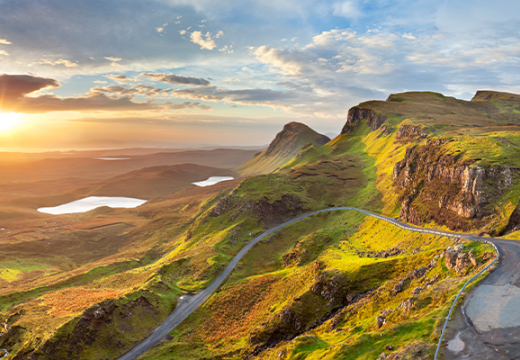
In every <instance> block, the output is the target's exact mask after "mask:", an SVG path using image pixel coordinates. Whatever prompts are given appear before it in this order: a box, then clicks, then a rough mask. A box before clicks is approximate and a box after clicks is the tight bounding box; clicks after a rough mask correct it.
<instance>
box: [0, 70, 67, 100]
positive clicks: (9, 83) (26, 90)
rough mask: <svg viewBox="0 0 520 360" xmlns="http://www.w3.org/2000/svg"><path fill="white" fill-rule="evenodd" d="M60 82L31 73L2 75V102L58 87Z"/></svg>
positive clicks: (0, 84)
mask: <svg viewBox="0 0 520 360" xmlns="http://www.w3.org/2000/svg"><path fill="white" fill-rule="evenodd" d="M59 87H60V84H59V83H58V82H57V81H56V80H54V79H48V78H42V77H36V76H31V75H7V74H3V75H0V104H3V105H5V103H6V102H9V101H14V100H16V99H20V98H23V97H25V96H26V95H29V94H31V93H34V92H36V91H39V90H43V89H56V88H59Z"/></svg>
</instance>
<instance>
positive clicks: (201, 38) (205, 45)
mask: <svg viewBox="0 0 520 360" xmlns="http://www.w3.org/2000/svg"><path fill="white" fill-rule="evenodd" d="M190 39H191V42H192V43H194V44H197V45H200V48H201V49H206V50H213V49H214V48H216V47H217V44H215V41H214V40H213V39H212V38H211V33H210V32H209V31H208V32H207V33H206V34H205V35H204V34H202V32H200V31H194V32H192V33H191V35H190Z"/></svg>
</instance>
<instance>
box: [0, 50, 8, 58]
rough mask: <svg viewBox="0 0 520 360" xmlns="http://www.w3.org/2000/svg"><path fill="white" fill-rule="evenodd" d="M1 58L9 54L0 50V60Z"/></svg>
mask: <svg viewBox="0 0 520 360" xmlns="http://www.w3.org/2000/svg"><path fill="white" fill-rule="evenodd" d="M3 56H9V53H8V52H7V51H5V50H0V59H2V57H3Z"/></svg>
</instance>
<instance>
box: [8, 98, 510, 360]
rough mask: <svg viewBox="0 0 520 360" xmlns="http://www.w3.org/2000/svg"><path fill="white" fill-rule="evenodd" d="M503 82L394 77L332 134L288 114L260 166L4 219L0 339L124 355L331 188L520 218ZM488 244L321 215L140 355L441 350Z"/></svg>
mask: <svg viewBox="0 0 520 360" xmlns="http://www.w3.org/2000/svg"><path fill="white" fill-rule="evenodd" d="M489 96H490V99H488V98H487V97H488V93H479V95H478V96H476V98H475V99H474V101H471V102H467V101H462V100H457V99H454V98H448V97H444V96H442V95H441V94H435V93H405V94H396V95H391V96H390V98H389V101H386V102H383V101H373V102H367V103H362V104H360V105H359V106H357V107H354V108H353V109H352V110H351V111H350V112H349V117H348V119H347V124H346V126H345V129H344V131H343V133H342V134H340V135H339V136H338V137H336V138H335V139H333V140H331V141H328V139H326V138H324V137H320V135H319V134H317V133H315V132H313V131H312V130H310V129H309V128H307V127H305V126H302V125H300V124H293V123H292V124H289V125H288V126H287V127H286V128H285V129H284V131H282V132H281V133H280V134H279V136H277V138H276V139H275V140H274V141H273V142H272V143H271V145H270V147H269V148H268V149H267V150H266V151H265V152H263V153H261V154H260V155H257V156H256V157H255V158H254V159H252V160H251V161H249V162H247V163H246V164H244V165H243V166H241V167H240V168H239V169H238V171H240V172H241V173H242V174H248V173H249V174H252V173H255V174H258V173H263V174H259V175H255V176H250V177H248V178H246V179H241V180H234V181H229V182H224V183H221V184H218V185H215V186H212V187H209V188H192V187H189V188H186V189H184V190H181V191H178V192H176V193H174V194H172V195H168V196H161V197H157V198H153V199H151V200H150V201H149V202H148V203H146V204H145V205H143V206H141V207H139V208H136V209H134V210H124V211H123V210H110V209H106V208H101V209H97V210H94V211H92V212H89V213H87V214H83V215H75V216H61V217H56V218H53V220H52V224H43V223H38V224H36V223H34V224H32V225H30V226H32V228H31V230H33V231H34V232H33V233H30V234H28V233H24V229H25V228H27V227H28V226H29V224H28V223H24V222H21V221H13V222H11V223H9V224H8V228H9V231H10V234H9V235H11V234H16V235H15V236H12V237H7V236H6V235H7V234H5V233H0V237H2V241H5V242H4V243H2V246H3V247H2V248H1V249H0V251H1V252H0V254H1V255H0V256H2V258H1V260H0V264H2V269H1V270H0V276H2V281H3V282H2V283H0V286H3V288H1V289H0V304H2V307H1V309H0V311H1V313H0V321H5V322H6V323H7V329H8V332H7V333H6V334H5V335H3V336H0V348H6V349H9V351H10V352H11V355H10V358H15V357H17V358H20V359H23V358H29V357H31V359H57V358H60V359H61V358H67V357H68V356H69V357H70V356H71V355H70V354H74V356H75V357H76V358H77V359H106V358H108V359H114V358H116V357H117V356H118V354H121V353H123V352H125V351H127V350H128V349H129V348H131V347H132V346H133V344H135V343H136V342H137V341H139V340H140V339H142V338H143V337H144V336H146V334H147V333H149V332H150V331H152V330H153V328H154V326H155V325H156V324H158V323H159V322H160V321H161V320H162V319H164V318H165V317H166V316H167V314H168V313H169V312H170V311H171V310H172V309H173V308H174V306H175V303H176V301H177V299H178V297H179V296H181V295H182V294H184V293H186V292H189V291H191V292H196V291H199V290H201V289H203V288H205V287H206V286H207V285H208V284H210V283H211V282H212V281H213V280H214V279H215V277H216V276H217V275H218V274H219V273H220V272H221V271H222V270H223V268H224V266H225V265H226V264H227V263H228V262H229V260H230V259H231V258H232V257H233V256H234V255H235V254H236V253H237V252H238V251H239V250H240V249H241V248H242V247H243V245H244V244H245V243H246V242H248V241H249V240H251V239H252V238H254V236H256V235H258V234H260V233H262V232H263V231H264V230H266V229H268V228H270V227H273V226H274V225H276V224H279V223H281V222H283V221H285V220H287V219H289V218H292V217H294V216H297V215H299V214H302V213H306V212H310V211H313V210H317V209H322V208H326V207H330V206H340V205H346V206H356V207H360V208H364V209H367V210H372V211H374V212H377V213H383V214H386V215H390V216H395V217H397V216H401V217H402V218H403V219H405V220H408V221H411V222H416V223H419V224H420V225H421V226H425V227H428V226H432V227H444V228H455V229H456V230H457V231H479V232H480V231H487V232H495V233H507V232H510V231H515V229H516V230H518V229H517V228H516V223H515V221H514V220H515V219H516V217H515V216H513V214H514V213H515V211H516V207H517V205H518V201H519V198H520V191H519V189H517V186H518V184H519V182H518V175H517V170H516V169H518V168H520V166H517V164H516V161H517V159H518V158H519V156H518V154H517V152H518V151H520V150H519V147H518V146H520V142H518V140H517V139H518V133H517V132H518V131H519V130H520V128H518V125H520V122H519V121H518V120H519V119H520V118H518V115H517V108H518V105H517V103H516V100H515V99H516V98H514V97H511V96H510V95H507V94H506V95H500V94H496V93H492V94H490V95H489ZM516 124H518V125H516ZM313 142H314V143H313ZM325 142H326V143H325ZM274 170H276V171H275V172H272V171H274ZM264 172H267V173H264ZM137 174H138V177H139V178H141V177H143V178H146V176H148V175H146V174H147V173H146V171H144V172H142V173H140V172H138V173H137ZM157 174H161V171H159V172H156V173H154V175H153V176H152V177H155V176H157ZM133 176H134V175H130V178H133ZM161 176H162V175H159V177H161ZM190 176H191V175H190ZM121 179H126V177H125V176H123V177H122V178H121ZM159 183H160V181H159V182H158V184H159ZM468 184H469V185H468ZM445 195H446V196H445ZM443 196H445V197H443ZM403 209H404V210H403ZM472 211H473V212H472ZM31 221H35V220H31ZM49 223H51V221H50V220H49ZM51 225H52V226H51ZM52 229H55V230H52ZM42 236H45V239H47V238H46V237H48V240H49V241H48V242H49V244H47V245H44V246H45V248H44V249H45V251H41V249H42V247H41V245H40V244H43V242H41V241H40V237H42ZM6 239H7V241H6ZM39 241H40V242H39ZM455 245H463V246H462V247H461V248H460V252H461V253H462V254H465V255H463V256H464V258H465V259H467V261H466V262H465V263H464V264H463V266H461V267H460V268H457V267H455V266H453V264H450V263H449V262H448V261H447V260H446V257H444V256H443V257H441V255H443V254H444V253H445V251H446V249H447V247H448V246H451V247H453V246H455ZM38 249H40V251H39V252H38ZM491 250H492V249H491V248H490V247H489V246H487V245H482V244H477V243H472V242H464V243H463V244H457V243H455V242H454V240H451V239H447V238H439V237H436V236H433V235H425V234H414V233H410V232H406V231H404V230H400V229H399V228H396V227H393V226H391V225H388V224H386V223H384V222H380V221H377V220H375V219H372V218H367V217H365V216H364V215H361V214H358V213H355V212H335V213H326V214H321V215H317V216H314V217H311V218H307V219H306V220H304V221H302V222H300V223H295V224H293V225H291V226H290V227H288V228H284V229H283V230H281V231H279V232H277V233H276V234H274V235H273V236H271V237H270V238H268V239H265V240H264V241H262V242H260V243H259V244H258V245H256V246H255V247H254V248H253V249H252V250H251V252H250V253H248V254H247V255H246V256H245V257H244V258H243V259H242V261H241V263H240V264H239V266H238V267H237V268H236V269H235V270H234V271H233V273H232V274H231V275H230V277H229V278H228V279H227V281H226V282H225V283H224V284H223V285H222V286H221V288H220V289H219V291H218V292H217V293H215V294H214V295H213V296H212V297H211V298H210V299H209V300H208V301H207V302H206V303H205V304H204V305H203V306H202V307H201V308H200V309H198V310H197V311H196V312H195V313H194V314H193V315H192V316H190V317H189V318H188V319H187V320H186V321H185V322H184V323H183V324H181V325H180V326H179V327H178V328H177V329H175V330H174V331H173V332H172V333H171V334H170V337H169V338H168V339H164V343H163V344H162V345H160V346H158V347H156V348H154V349H153V350H151V351H150V352H149V353H147V354H145V355H144V356H143V357H142V358H143V359H186V358H190V359H241V358H256V357H257V358H263V359H270V358H273V359H275V358H276V359H304V358H305V359H307V358H309V359H313V358H316V359H318V358H320V359H337V358H345V359H367V360H368V359H376V358H378V356H379V355H380V354H381V352H383V351H385V352H386V353H394V354H399V356H401V357H402V358H408V357H411V356H415V357H416V358H424V359H428V358H431V354H432V351H433V347H434V343H435V341H436V340H437V338H438V336H439V333H440V328H439V327H440V324H441V322H442V320H443V319H444V318H445V315H446V312H447V308H448V306H449V304H450V302H451V301H452V299H453V297H454V294H456V292H457V290H458V289H459V288H460V287H461V285H462V284H463V283H464V281H465V280H466V279H467V277H468V276H471V275H472V274H474V273H475V272H476V271H478V269H480V268H482V267H483V266H484V265H485V264H486V263H487V262H488V261H490V260H491V258H492V254H491ZM470 251H472V253H471V254H472V255H470ZM471 256H472V257H473V259H474V260H475V263H472V262H471V261H470V257H471ZM475 264H476V265H475ZM71 294H79V296H77V297H74V296H71ZM40 324H45V326H43V325H40ZM8 359H9V357H8Z"/></svg>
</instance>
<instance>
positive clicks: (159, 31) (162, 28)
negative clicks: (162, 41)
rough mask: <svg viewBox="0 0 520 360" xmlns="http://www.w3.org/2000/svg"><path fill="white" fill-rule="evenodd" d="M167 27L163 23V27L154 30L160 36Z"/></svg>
mask: <svg viewBox="0 0 520 360" xmlns="http://www.w3.org/2000/svg"><path fill="white" fill-rule="evenodd" d="M167 25H168V23H164V24H163V26H159V27H156V28H155V30H156V31H157V32H158V33H159V34H160V33H162V32H164V28H166V26H167Z"/></svg>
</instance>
